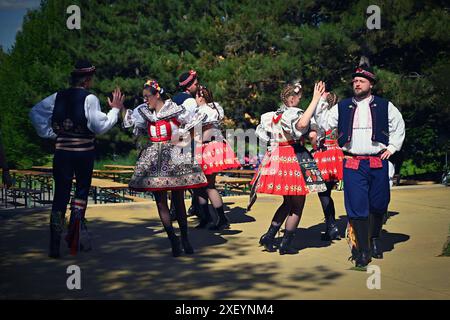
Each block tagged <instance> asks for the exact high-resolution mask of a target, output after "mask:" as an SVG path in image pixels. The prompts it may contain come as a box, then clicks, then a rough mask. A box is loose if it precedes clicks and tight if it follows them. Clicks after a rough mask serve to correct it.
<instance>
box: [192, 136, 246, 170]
mask: <svg viewBox="0 0 450 320" xmlns="http://www.w3.org/2000/svg"><path fill="white" fill-rule="evenodd" d="M195 158H196V160H197V163H198V164H199V165H200V167H201V168H202V170H203V173H204V174H205V175H210V174H213V173H217V172H221V171H224V170H227V169H236V168H239V167H240V166H241V164H240V163H239V160H238V158H237V157H236V155H235V153H234V152H233V150H232V149H231V147H230V145H229V144H228V142H227V141H226V140H221V141H216V140H214V141H211V142H206V143H203V144H202V145H200V146H198V147H197V150H196V152H195Z"/></svg>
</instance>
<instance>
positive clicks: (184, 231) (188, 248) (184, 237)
mask: <svg viewBox="0 0 450 320" xmlns="http://www.w3.org/2000/svg"><path fill="white" fill-rule="evenodd" d="M180 233H181V245H182V246H183V249H184V253H186V254H193V253H194V248H192V245H191V243H190V242H189V237H188V227H187V225H182V226H180Z"/></svg>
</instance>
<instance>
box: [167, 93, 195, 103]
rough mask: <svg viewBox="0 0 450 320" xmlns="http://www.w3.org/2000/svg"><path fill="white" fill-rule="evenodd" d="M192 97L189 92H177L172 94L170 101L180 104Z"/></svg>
mask: <svg viewBox="0 0 450 320" xmlns="http://www.w3.org/2000/svg"><path fill="white" fill-rule="evenodd" d="M189 98H192V96H191V95H190V94H189V93H186V92H179V93H177V94H176V95H174V96H173V98H172V101H173V102H175V103H176V104H177V105H179V106H181V105H182V104H183V103H184V102H185V101H186V100H187V99H189Z"/></svg>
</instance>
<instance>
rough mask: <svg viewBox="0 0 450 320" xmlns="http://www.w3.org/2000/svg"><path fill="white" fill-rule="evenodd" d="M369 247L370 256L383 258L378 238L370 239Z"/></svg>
mask: <svg viewBox="0 0 450 320" xmlns="http://www.w3.org/2000/svg"><path fill="white" fill-rule="evenodd" d="M370 249H371V251H372V258H375V259H383V250H382V249H381V241H380V239H379V238H372V239H371V246H370Z"/></svg>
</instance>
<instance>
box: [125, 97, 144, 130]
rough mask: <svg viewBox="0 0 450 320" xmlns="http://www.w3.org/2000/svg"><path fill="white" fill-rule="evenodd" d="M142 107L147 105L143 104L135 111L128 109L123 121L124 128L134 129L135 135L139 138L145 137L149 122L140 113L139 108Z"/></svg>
mask: <svg viewBox="0 0 450 320" xmlns="http://www.w3.org/2000/svg"><path fill="white" fill-rule="evenodd" d="M142 106H145V104H141V105H139V106H137V107H136V108H134V109H133V110H130V109H128V110H127V111H126V113H125V117H124V119H123V126H124V128H130V127H133V134H134V135H137V136H138V135H144V134H145V132H146V129H147V121H146V120H145V119H144V118H143V117H142V115H141V114H140V113H139V108H140V107H142Z"/></svg>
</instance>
